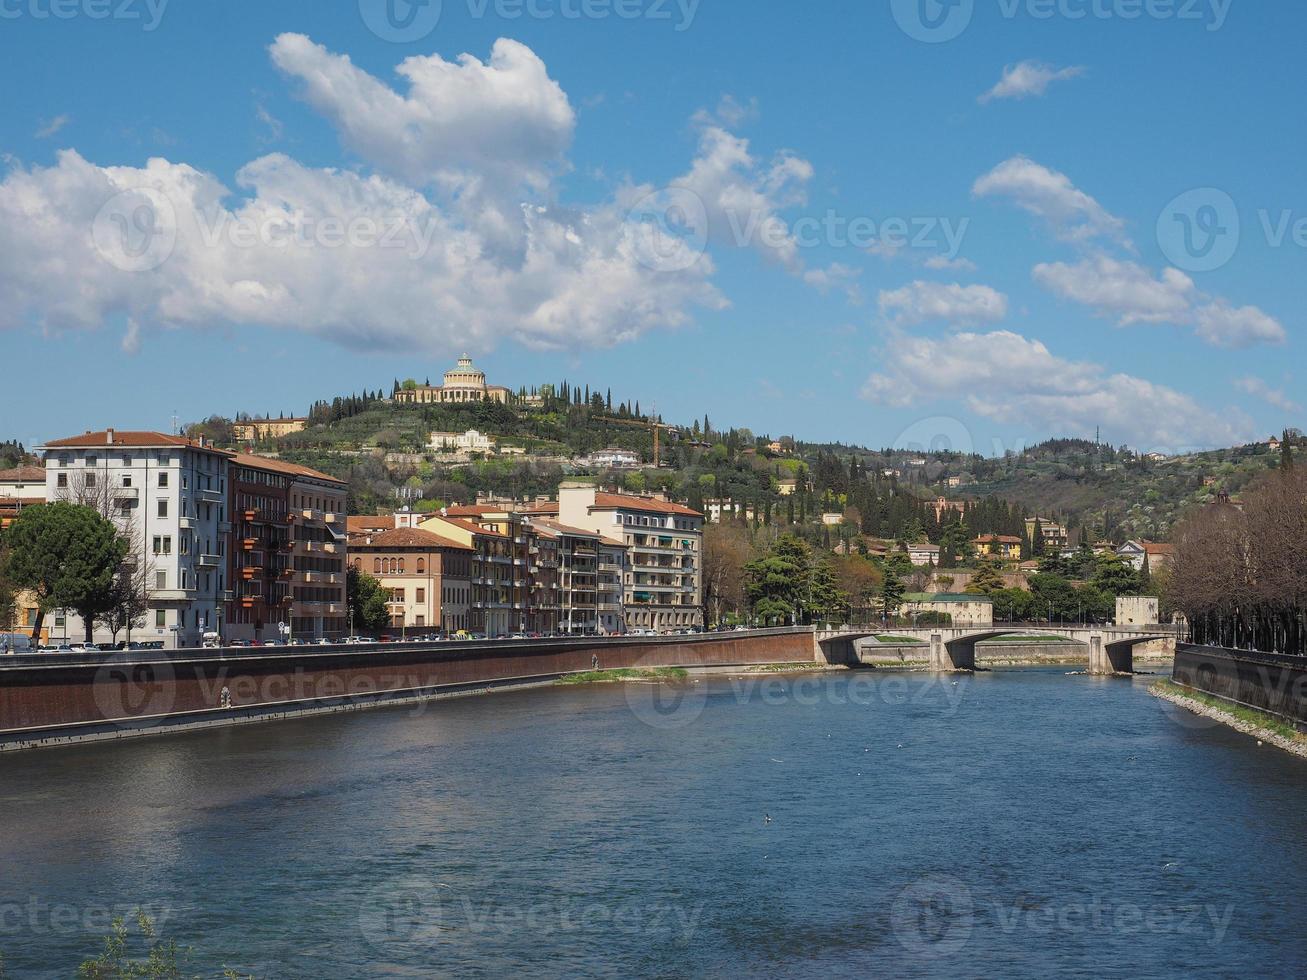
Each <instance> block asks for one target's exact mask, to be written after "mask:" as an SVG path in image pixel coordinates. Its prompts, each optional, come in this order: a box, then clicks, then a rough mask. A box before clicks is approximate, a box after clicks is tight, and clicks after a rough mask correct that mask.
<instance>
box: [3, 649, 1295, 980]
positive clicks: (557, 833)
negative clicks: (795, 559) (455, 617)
mask: <svg viewBox="0 0 1307 980" xmlns="http://www.w3.org/2000/svg"><path fill="white" fill-rule="evenodd" d="M1066 671H1067V668H1064V667H1060V668H1040V669H1010V670H995V671H991V672H982V673H979V674H976V675H974V676H971V675H958V676H945V677H931V676H929V675H923V674H896V673H892V672H883V671H880V672H856V673H831V674H824V675H810V676H793V675H790V676H778V675H760V676H753V677H749V678H730V677H722V676H717V677H711V678H706V679H702V680H700V681H699V682H697V683H696V682H694V681H689V682H682V683H668V684H663V685H654V684H638V685H597V686H588V687H560V688H553V689H538V690H530V691H522V692H516V693H506V694H497V695H493V696H489V697H478V698H468V699H463V700H456V701H446V702H442V703H439V704H435V705H429V706H425V707H424V708H423V709H413V708H395V709H384V710H376V711H369V712H362V713H357V714H350V715H335V716H327V717H320V718H315V719H309V720H303V721H296V722H287V723H277V724H261V725H251V726H246V727H240V728H231V729H226V730H214V731H207V732H202V733H195V734H187V735H176V736H166V737H158V738H149V739H140V740H134V741H127V742H123V743H120V744H116V745H98V746H85V747H75V748H66V749H57V750H47V751H36V752H28V753H24V754H14V755H8V756H4V757H0V860H2V862H3V867H4V869H5V872H4V875H3V879H0V951H3V953H4V955H5V957H6V966H7V967H8V970H9V976H11V977H29V976H30V977H61V978H62V977H68V976H71V975H72V974H73V972H74V970H75V967H76V964H77V963H78V962H80V960H81V959H82V958H84V957H86V956H88V955H91V954H92V953H94V952H95V951H96V949H97V945H98V944H97V939H96V937H97V936H98V935H102V934H103V933H104V932H105V931H107V921H106V920H107V919H108V917H109V915H110V914H111V913H112V912H113V911H114V910H116V909H123V908H125V907H128V906H133V905H140V906H143V907H144V908H145V909H146V910H147V911H149V912H151V913H152V914H153V915H154V917H155V919H156V921H157V923H158V924H159V925H160V927H161V931H162V932H163V933H164V934H165V935H166V936H168V937H170V938H175V939H177V940H178V941H179V942H180V943H181V944H182V945H184V946H189V947H191V948H192V949H193V959H192V961H191V966H192V972H193V973H199V974H202V975H204V976H212V975H217V974H218V973H220V971H221V969H222V967H223V966H231V967H234V968H237V969H240V970H241V971H243V972H248V973H253V974H254V975H255V976H258V977H261V978H266V977H342V978H343V977H361V976H377V975H382V976H399V977H428V976H480V977H494V978H499V977H504V976H512V975H514V974H518V975H529V976H569V977H572V976H638V977H686V976H713V977H745V976H764V977H766V976H777V977H780V976H786V977H814V978H818V977H820V978H831V977H855V976H856V977H863V976H878V975H892V976H909V977H935V976H939V977H956V976H977V977H981V976H1029V977H1048V976H1054V975H1062V976H1065V975H1073V974H1074V975H1093V976H1113V975H1119V976H1129V977H1163V976H1177V977H1178V976H1191V975H1198V974H1201V975H1204V976H1229V977H1235V976H1242V975H1250V974H1255V975H1265V976H1292V975H1302V974H1303V973H1304V971H1307V933H1305V932H1304V930H1303V929H1302V923H1301V914H1300V913H1301V908H1302V906H1301V904H1300V902H1301V901H1302V899H1301V896H1302V895H1303V894H1304V893H1307V847H1305V846H1304V844H1303V842H1304V841H1307V761H1305V760H1301V759H1298V758H1294V757H1291V756H1289V755H1286V754H1283V753H1281V752H1279V751H1276V750H1274V749H1271V748H1269V747H1261V748H1259V747H1258V746H1257V744H1256V741H1255V740H1253V739H1250V738H1248V737H1246V736H1243V735H1239V734H1236V733H1234V732H1232V731H1230V730H1228V729H1225V728H1223V727H1219V726H1215V725H1212V724H1210V723H1207V722H1205V721H1202V720H1199V719H1196V718H1191V717H1190V716H1187V715H1184V714H1183V713H1181V712H1179V711H1178V709H1175V708H1173V707H1171V706H1169V705H1166V704H1163V703H1161V702H1159V701H1158V700H1157V699H1155V698H1152V697H1150V696H1148V694H1147V693H1146V680H1145V679H1143V678H1137V679H1136V680H1134V681H1130V680H1120V679H1095V678H1089V677H1086V676H1071V675H1068V674H1067V673H1066ZM769 818H770V819H769Z"/></svg>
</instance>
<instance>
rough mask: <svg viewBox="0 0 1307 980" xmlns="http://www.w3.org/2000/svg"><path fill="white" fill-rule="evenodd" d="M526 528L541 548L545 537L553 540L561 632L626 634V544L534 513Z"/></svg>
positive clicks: (543, 570)
mask: <svg viewBox="0 0 1307 980" xmlns="http://www.w3.org/2000/svg"><path fill="white" fill-rule="evenodd" d="M528 526H529V528H530V531H531V532H532V533H533V534H534V535H535V536H536V537H537V538H538V539H540V541H541V547H543V546H544V542H546V541H550V540H552V541H553V542H554V546H555V549H556V554H557V570H556V575H555V576H554V579H555V582H556V585H555V586H554V590H555V591H554V594H555V595H556V601H557V603H558V607H559V626H558V628H559V631H560V632H563V633H604V634H607V633H622V632H624V631H625V628H626V619H625V615H624V605H623V601H622V599H623V581H622V576H623V574H624V573H625V571H626V552H627V549H626V546H625V545H624V544H622V543H620V542H618V541H614V540H612V539H610V538H606V537H605V536H604V535H603V534H601V533H599V532H598V531H587V530H585V529H584V528H578V527H570V526H569V525H566V524H563V523H561V522H559V521H556V520H551V519H549V518H542V517H533V518H531V519H530V523H529V525H528ZM533 571H534V568H533ZM541 572H542V573H547V570H546V569H542V570H541ZM547 581H548V579H547V578H546V579H542V582H547Z"/></svg>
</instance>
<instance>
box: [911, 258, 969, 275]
mask: <svg viewBox="0 0 1307 980" xmlns="http://www.w3.org/2000/svg"><path fill="white" fill-rule="evenodd" d="M923 264H924V265H925V266H926V268H927V269H936V270H938V271H941V272H975V271H976V263H974V262H972V261H971V260H970V259H961V258H959V259H950V258H949V257H948V256H947V255H932V256H931V257H930V258H928V259H926V261H925V262H924V263H923Z"/></svg>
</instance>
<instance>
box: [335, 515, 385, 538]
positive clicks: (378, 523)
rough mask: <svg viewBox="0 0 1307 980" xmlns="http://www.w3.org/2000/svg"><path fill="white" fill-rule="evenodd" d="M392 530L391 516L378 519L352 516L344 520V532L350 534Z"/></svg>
mask: <svg viewBox="0 0 1307 980" xmlns="http://www.w3.org/2000/svg"><path fill="white" fill-rule="evenodd" d="M394 528H395V518H394V516H393V515H382V516H380V517H364V516H358V515H352V516H350V517H346V518H345V530H346V531H347V532H348V533H350V534H357V533H359V532H361V531H378V530H385V531H392V530H394Z"/></svg>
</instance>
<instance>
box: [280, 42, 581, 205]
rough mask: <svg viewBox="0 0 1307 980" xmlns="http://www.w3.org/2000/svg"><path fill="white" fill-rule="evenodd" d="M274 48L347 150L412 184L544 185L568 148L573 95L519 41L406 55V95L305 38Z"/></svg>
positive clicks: (402, 74) (475, 186) (403, 66)
mask: <svg viewBox="0 0 1307 980" xmlns="http://www.w3.org/2000/svg"><path fill="white" fill-rule="evenodd" d="M269 50H270V52H271V55H272V60H273V63H274V64H275V65H276V66H277V67H278V68H279V69H281V71H282V72H284V73H285V74H286V75H288V76H290V77H291V78H295V79H298V80H299V82H300V95H301V97H302V98H303V99H304V100H305V101H306V102H307V103H308V104H309V105H311V106H312V107H313V108H314V109H316V110H317V111H318V112H319V113H321V114H322V115H323V116H325V117H326V118H327V119H329V120H330V121H331V122H332V124H333V125H334V126H335V127H336V130H337V132H338V133H339V134H340V139H341V142H342V143H343V144H344V145H345V146H346V147H347V148H348V149H350V150H352V151H353V152H355V153H357V154H358V155H359V156H360V157H362V158H363V159H364V160H366V161H368V163H370V164H372V165H373V166H375V167H376V168H378V169H379V170H381V171H383V172H385V173H387V174H389V175H391V176H392V177H396V178H398V179H400V180H403V181H405V182H406V183H408V184H409V185H410V186H413V187H426V186H429V185H430V184H433V183H439V184H442V185H445V186H446V187H448V188H451V189H456V190H460V191H466V190H484V189H487V185H488V189H490V190H493V191H503V192H509V193H516V192H517V191H518V190H520V189H521V188H522V187H523V186H527V187H530V188H532V189H535V190H540V189H543V188H545V187H546V186H548V183H549V179H550V176H551V174H552V172H553V171H554V170H555V169H557V168H559V167H561V166H562V165H563V158H564V154H565V153H566V152H567V149H568V147H570V146H571V142H572V134H573V130H574V128H575V126H576V113H575V112H574V111H573V109H572V106H571V103H570V102H569V101H568V98H567V95H566V94H565V93H564V92H563V89H562V87H561V86H559V84H558V83H557V82H556V81H554V80H553V79H552V78H550V77H549V72H548V69H547V68H546V67H545V64H544V62H543V61H541V60H540V58H539V57H538V56H537V55H536V54H535V52H534V51H532V50H531V49H530V48H528V47H527V46H526V45H525V44H521V43H519V42H517V41H511V40H508V39H506V38H500V39H499V40H498V41H496V42H495V44H494V47H493V48H492V49H491V52H490V59H489V60H488V61H486V62H482V61H480V60H479V59H477V58H475V57H473V56H472V55H470V54H463V55H460V56H459V58H458V60H457V61H446V60H445V59H444V58H442V57H440V55H438V54H433V55H428V56H422V55H415V56H413V57H411V58H406V59H405V60H404V61H403V62H401V63H400V65H399V67H398V68H397V69H396V72H397V73H398V74H399V75H400V77H402V78H403V79H404V80H405V81H406V82H407V83H408V91H407V92H406V93H403V94H401V93H399V92H396V91H395V90H394V89H392V88H391V87H390V86H389V85H387V84H386V83H385V82H383V81H381V80H380V79H377V78H375V77H373V76H372V75H370V74H368V73H367V72H365V71H363V70H362V69H361V68H358V67H356V66H355V65H354V63H353V62H352V61H351V60H350V59H349V57H348V56H347V55H343V54H335V53H333V52H331V51H328V50H327V49H326V48H325V47H323V46H322V45H320V44H315V43H313V41H311V40H310V39H309V38H307V37H305V36H304V35H303V34H282V35H280V36H279V37H278V38H277V39H276V41H274V42H273V44H272V46H271V47H270V49H269Z"/></svg>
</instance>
